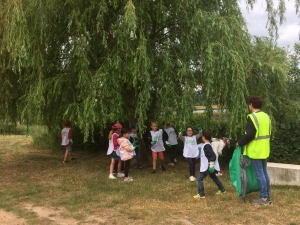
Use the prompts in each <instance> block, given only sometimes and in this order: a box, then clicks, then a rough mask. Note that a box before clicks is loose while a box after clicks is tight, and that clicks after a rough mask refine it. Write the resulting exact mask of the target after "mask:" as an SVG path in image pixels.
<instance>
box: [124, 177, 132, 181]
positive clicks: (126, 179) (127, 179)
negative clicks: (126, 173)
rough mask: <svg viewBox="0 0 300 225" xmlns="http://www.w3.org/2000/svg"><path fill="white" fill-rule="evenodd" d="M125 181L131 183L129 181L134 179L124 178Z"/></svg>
mask: <svg viewBox="0 0 300 225" xmlns="http://www.w3.org/2000/svg"><path fill="white" fill-rule="evenodd" d="M124 181H126V182H129V181H133V179H132V178H131V177H124Z"/></svg>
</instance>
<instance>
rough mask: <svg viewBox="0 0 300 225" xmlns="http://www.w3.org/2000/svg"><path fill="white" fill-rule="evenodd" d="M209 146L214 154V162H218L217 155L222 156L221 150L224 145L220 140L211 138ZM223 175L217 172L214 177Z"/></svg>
mask: <svg viewBox="0 0 300 225" xmlns="http://www.w3.org/2000/svg"><path fill="white" fill-rule="evenodd" d="M211 140H212V142H211V146H212V148H213V150H214V153H215V154H216V160H218V158H219V155H222V151H223V148H224V147H225V143H224V141H223V139H221V138H212V139H211ZM222 175H223V174H222V173H221V172H220V171H217V173H216V176H222Z"/></svg>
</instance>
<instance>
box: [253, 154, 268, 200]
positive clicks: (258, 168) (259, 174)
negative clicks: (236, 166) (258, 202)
mask: <svg viewBox="0 0 300 225" xmlns="http://www.w3.org/2000/svg"><path fill="white" fill-rule="evenodd" d="M251 164H252V166H253V170H254V173H255V175H256V178H257V181H258V184H259V187H260V197H261V198H268V197H270V178H269V175H268V172H267V159H251Z"/></svg>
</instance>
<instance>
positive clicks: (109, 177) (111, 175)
mask: <svg viewBox="0 0 300 225" xmlns="http://www.w3.org/2000/svg"><path fill="white" fill-rule="evenodd" d="M108 179H117V178H116V177H115V176H114V175H113V174H109V176H108Z"/></svg>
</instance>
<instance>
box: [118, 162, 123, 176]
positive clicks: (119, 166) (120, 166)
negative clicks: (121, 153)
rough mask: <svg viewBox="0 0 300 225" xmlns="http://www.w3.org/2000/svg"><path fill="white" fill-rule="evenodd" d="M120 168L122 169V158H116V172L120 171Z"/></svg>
mask: <svg viewBox="0 0 300 225" xmlns="http://www.w3.org/2000/svg"><path fill="white" fill-rule="evenodd" d="M121 169H122V160H121V159H118V173H121Z"/></svg>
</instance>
